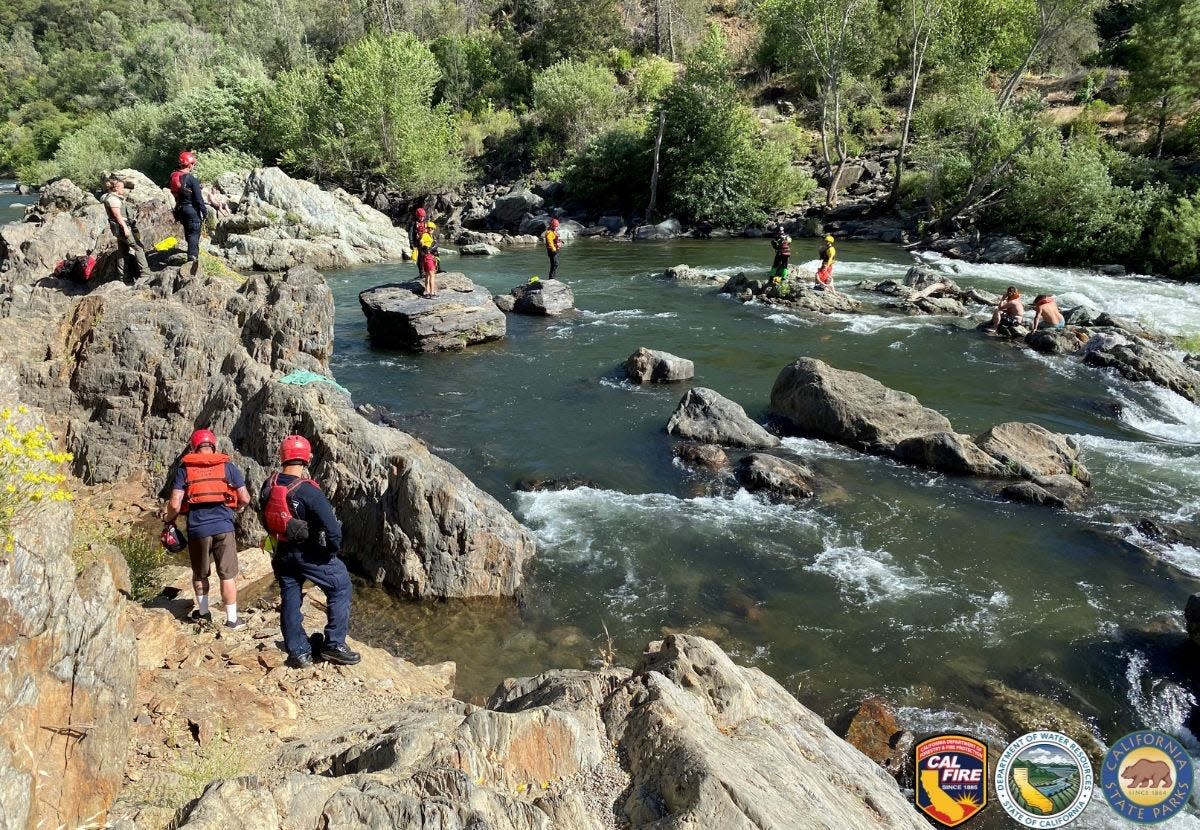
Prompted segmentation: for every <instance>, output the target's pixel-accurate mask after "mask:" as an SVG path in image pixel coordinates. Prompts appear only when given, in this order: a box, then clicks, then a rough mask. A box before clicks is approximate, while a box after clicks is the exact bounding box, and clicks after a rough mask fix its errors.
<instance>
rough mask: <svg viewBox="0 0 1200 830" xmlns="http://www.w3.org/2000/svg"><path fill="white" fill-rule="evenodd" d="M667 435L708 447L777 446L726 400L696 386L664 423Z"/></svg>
mask: <svg viewBox="0 0 1200 830" xmlns="http://www.w3.org/2000/svg"><path fill="white" fill-rule="evenodd" d="M667 432H669V433H671V434H672V435H678V436H680V437H683V438H691V439H693V440H695V441H701V442H703V443H708V444H724V445H726V446H733V447H748V448H750V449H766V448H769V447H776V446H779V439H778V438H776V437H775V436H774V435H772V434H771V433H769V432H767V431H766V430H765V429H763V427H762V426H761V425H759V424H758V423H756V422H755V421H754V420H752V419H751V418H750V416H749V415H747V414H746V410H744V409H742V407H741V406H739V405H738V404H736V403H734V402H733V401H731V400H729V399H728V398H726V397H723V396H722V395H720V394H718V393H717V392H714V391H713V390H712V389H705V388H704V387H702V386H697V387H696V388H694V389H689V390H688V391H687V393H686V394H685V395H684V396H683V398H682V399H681V400H680V401H679V406H678V407H676V409H675V414H673V415H672V416H671V420H670V421H668V422H667Z"/></svg>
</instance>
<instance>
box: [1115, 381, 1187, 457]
mask: <svg viewBox="0 0 1200 830" xmlns="http://www.w3.org/2000/svg"><path fill="white" fill-rule="evenodd" d="M1108 391H1109V393H1110V394H1111V395H1112V396H1113V397H1114V398H1116V399H1117V401H1118V402H1119V403H1120V404H1121V421H1122V422H1124V423H1126V424H1128V425H1129V426H1131V427H1133V428H1134V429H1136V430H1137V431H1138V432H1144V433H1146V434H1147V435H1153V436H1154V437H1155V438H1163V439H1166V440H1168V441H1174V442H1176V443H1179V444H1196V445H1200V406H1196V405H1195V404H1194V403H1192V402H1191V401H1189V400H1188V399H1187V398H1185V397H1183V396H1182V395H1177V394H1175V393H1174V392H1172V391H1171V390H1170V389H1164V388H1163V387H1161V386H1159V385H1158V384H1155V383H1150V382H1146V383H1133V384H1129V385H1128V387H1126V388H1125V389H1118V388H1114V387H1110V388H1109V390H1108Z"/></svg>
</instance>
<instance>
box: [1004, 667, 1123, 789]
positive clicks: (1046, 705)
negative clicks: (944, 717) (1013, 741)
mask: <svg viewBox="0 0 1200 830" xmlns="http://www.w3.org/2000/svg"><path fill="white" fill-rule="evenodd" d="M982 690H983V693H984V696H985V699H986V700H987V704H986V705H987V709H988V710H989V711H990V712H992V713H993V714H994V715H995V716H996V717H997V718H998V719H999V720H1000V722H1001V723H1002V724H1004V726H1005V727H1007V728H1008V729H1009V730H1010V732H1011V733H1012V735H1013V737H1016V736H1018V735H1023V734H1025V733H1027V732H1035V731H1039V730H1050V731H1053V732H1061V733H1062V734H1064V735H1066V736H1067V737H1068V738H1070V739H1071V740H1073V741H1075V742H1076V743H1077V744H1079V745H1080V746H1081V747H1082V748H1083V750H1084V751H1085V752H1086V753H1087V754H1088V757H1089V758H1091V760H1092V763H1093V764H1095V766H1096V768H1097V769H1099V768H1100V764H1101V763H1103V761H1104V752H1105V750H1104V746H1103V744H1102V743H1101V742H1100V740H1099V739H1098V738H1097V732H1096V729H1095V727H1093V726H1092V725H1091V724H1090V723H1088V721H1087V720H1086V719H1085V718H1084V717H1083V716H1082V715H1080V714H1078V713H1076V712H1075V711H1073V710H1072V709H1071V708H1069V707H1067V706H1065V705H1064V704H1062V703H1059V702H1058V701H1056V700H1051V699H1050V698H1047V697H1042V696H1041V695H1035V694H1031V693H1029V692H1022V691H1018V690H1016V689H1013V688H1011V687H1009V686H1006V685H1005V684H1004V683H1001V682H1000V681H998V680H989V681H987V682H986V683H984V684H983V687H982Z"/></svg>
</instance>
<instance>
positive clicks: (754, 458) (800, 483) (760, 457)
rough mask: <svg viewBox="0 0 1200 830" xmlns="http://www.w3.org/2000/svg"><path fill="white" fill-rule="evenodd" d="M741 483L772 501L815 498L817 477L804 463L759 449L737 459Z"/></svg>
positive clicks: (750, 490)
mask: <svg viewBox="0 0 1200 830" xmlns="http://www.w3.org/2000/svg"><path fill="white" fill-rule="evenodd" d="M735 475H736V476H737V480H738V484H740V485H742V487H744V488H746V490H747V491H748V492H751V493H764V494H765V495H766V496H767V497H768V498H770V499H771V500H772V501H799V500H801V499H808V498H812V495H813V492H814V491H813V484H812V480H813V478H814V477H815V476H814V475H813V471H812V470H810V469H808V467H805V466H804V465H803V464H797V463H796V462H794V461H786V460H784V459H782V458H776V457H775V456H773V455H767V454H766V453H761V452H756V453H751V454H750V455H747V456H746V457H745V458H743V459H742V460H741V461H740V462H738V466H737V471H736V472H735Z"/></svg>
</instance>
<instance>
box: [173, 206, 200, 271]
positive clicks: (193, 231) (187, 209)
mask: <svg viewBox="0 0 1200 830" xmlns="http://www.w3.org/2000/svg"><path fill="white" fill-rule="evenodd" d="M175 220H176V221H177V222H179V224H181V225H183V236H184V238H185V239H187V251H188V253H187V256H188V261H189V262H196V261H198V260H199V259H200V228H201V227H202V223H201V221H200V214H198V213H196V209H195V208H193V207H192V206H191V205H180V206H179V207H177V208H175Z"/></svg>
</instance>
